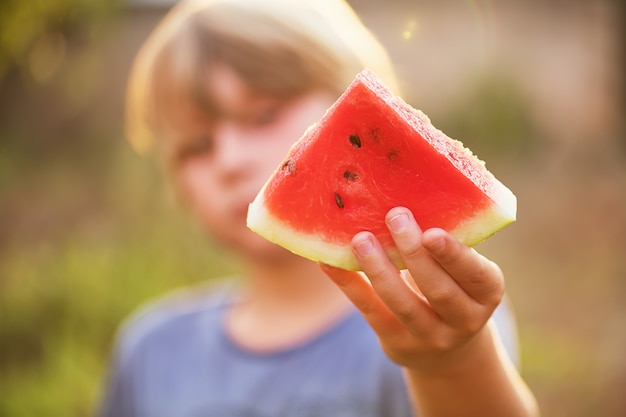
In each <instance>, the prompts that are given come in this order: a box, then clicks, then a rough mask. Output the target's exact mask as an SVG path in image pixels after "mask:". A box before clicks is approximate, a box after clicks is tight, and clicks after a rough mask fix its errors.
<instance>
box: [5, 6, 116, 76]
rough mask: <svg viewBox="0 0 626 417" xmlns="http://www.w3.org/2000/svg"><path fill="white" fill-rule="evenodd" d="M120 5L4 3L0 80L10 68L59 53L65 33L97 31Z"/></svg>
mask: <svg viewBox="0 0 626 417" xmlns="http://www.w3.org/2000/svg"><path fill="white" fill-rule="evenodd" d="M119 5H120V1H119V0H113V1H112V0H90V1H85V0H29V1H22V0H4V1H3V5H2V13H0V80H1V79H2V76H3V75H4V74H5V73H6V72H7V71H8V70H9V69H10V68H11V67H14V66H17V67H21V66H25V65H28V60H29V59H30V60H35V61H37V60H41V59H42V58H44V59H45V55H48V56H49V55H50V54H55V53H56V54H58V53H59V48H62V45H61V46H59V45H60V44H59V39H61V38H60V36H62V35H63V34H66V33H69V32H76V31H87V32H89V31H94V30H98V29H99V27H100V23H102V22H104V21H106V20H107V19H108V18H110V17H111V16H112V15H113V14H114V13H115V11H116V10H117V8H118V7H119ZM42 55H44V56H42Z"/></svg>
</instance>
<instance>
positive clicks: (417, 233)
mask: <svg viewBox="0 0 626 417" xmlns="http://www.w3.org/2000/svg"><path fill="white" fill-rule="evenodd" d="M386 222H387V226H388V228H389V231H390V233H391V236H392V237H393V239H394V242H395V244H396V246H397V248H398V251H399V253H400V256H402V259H403V260H404V263H405V265H406V267H407V269H408V270H409V272H410V273H411V275H412V277H413V280H414V281H415V283H416V284H417V286H418V287H419V288H420V290H421V292H422V294H424V296H425V297H426V299H427V300H428V302H429V303H430V306H431V307H432V308H433V309H434V310H435V311H436V312H437V314H438V315H439V316H440V317H441V318H442V319H443V320H444V321H446V322H448V323H450V324H457V323H460V322H462V321H464V320H465V319H466V317H467V316H468V314H470V309H471V308H472V304H473V300H472V299H471V298H470V297H469V296H468V295H467V294H466V293H465V291H463V289H462V288H461V287H460V286H459V284H458V283H457V282H456V281H455V280H454V279H453V277H451V276H450V274H449V273H448V271H446V270H445V269H444V268H442V266H441V265H440V264H439V263H438V262H437V260H436V259H435V258H433V256H431V253H430V252H429V250H428V249H427V248H425V247H424V246H423V245H422V237H423V236H422V231H421V230H420V228H419V226H418V224H417V223H416V221H415V219H414V218H413V215H412V213H411V211H410V210H408V209H406V208H403V207H396V208H393V209H391V210H390V211H389V213H387V216H386Z"/></svg>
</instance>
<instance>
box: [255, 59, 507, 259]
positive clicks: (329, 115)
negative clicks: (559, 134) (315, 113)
mask: <svg viewBox="0 0 626 417" xmlns="http://www.w3.org/2000/svg"><path fill="white" fill-rule="evenodd" d="M396 206H404V207H408V208H409V209H410V210H411V211H412V212H413V214H414V216H415V218H416V220H417V222H418V223H419V225H420V227H421V228H422V229H423V230H426V229H428V228H431V227H440V228H443V229H446V230H448V231H450V232H451V233H452V234H454V235H455V236H456V237H457V238H458V239H459V240H461V241H462V242H463V243H465V244H467V245H474V244H476V243H479V242H480V241H482V240H484V239H486V238H487V237H489V236H490V235H492V234H493V233H495V232H496V231H498V230H500V229H502V228H503V227H505V226H506V225H508V224H509V223H511V222H513V221H514V220H515V214H516V198H515V196H514V195H513V193H512V192H511V191H510V190H509V189H508V188H506V187H505V186H504V185H503V184H502V183H501V182H499V181H498V180H497V179H496V178H495V177H494V176H493V175H492V174H491V173H490V172H489V171H488V170H487V169H486V168H485V165H484V163H483V162H482V161H480V160H479V159H478V158H476V157H475V156H474V155H473V154H472V153H471V152H470V151H469V150H468V149H466V148H465V147H464V146H463V144H462V143H461V142H459V141H456V140H453V139H450V138H449V137H447V136H446V135H445V134H444V133H442V132H441V131H439V130H437V129H436V128H435V127H434V126H433V125H432V124H431V122H430V120H429V119H428V117H427V116H426V115H424V114H423V113H422V112H420V111H418V110H415V109H413V108H412V107H411V106H409V105H408V104H407V103H405V102H404V101H403V100H402V99H401V98H399V97H397V96H394V95H393V94H392V93H391V92H390V91H389V90H388V89H387V88H386V87H385V86H384V85H383V84H382V82H381V81H380V80H379V79H378V78H377V77H376V76H375V75H374V74H373V73H371V72H370V71H368V70H364V71H363V72H361V73H360V74H358V75H357V77H356V78H355V80H354V81H353V83H352V84H351V85H350V86H349V87H348V89H347V90H346V91H345V92H344V94H343V95H342V96H341V97H340V98H339V99H338V100H337V101H336V102H335V103H334V104H333V105H332V106H331V107H330V108H329V109H328V111H327V112H326V114H325V115H324V116H323V118H322V119H321V120H320V121H319V122H318V123H316V124H314V125H313V126H311V127H310V128H309V129H307V131H306V132H305V133H304V135H303V136H302V137H301V138H300V139H299V140H298V141H297V142H296V143H295V144H294V145H293V146H292V148H291V149H290V151H289V153H288V155H287V156H286V158H285V159H284V161H283V162H282V163H281V165H280V166H278V167H277V169H276V170H275V172H274V173H273V175H272V176H271V177H270V178H269V179H268V181H267V182H266V184H265V186H264V187H263V189H262V190H261V191H260V192H259V194H258V195H257V197H256V199H255V200H254V202H253V203H252V204H251V205H250V208H249V210H248V227H250V228H251V229H252V230H254V231H255V232H257V233H258V234H260V235H261V236H263V237H265V238H266V239H268V240H270V241H272V242H275V243H277V244H279V245H281V246H283V247H285V248H287V249H289V250H291V251H292V252H294V253H296V254H298V255H301V256H304V257H306V258H309V259H312V260H315V261H319V262H323V263H326V264H329V265H334V266H337V267H340V268H344V269H352V270H358V269H360V267H359V265H358V262H357V260H356V258H355V257H354V255H353V254H352V251H351V249H350V241H351V239H352V237H353V236H354V235H355V234H356V233H357V232H359V231H363V230H369V231H371V232H373V233H374V234H375V235H376V236H377V238H378V239H379V240H380V241H381V243H382V244H383V246H384V247H385V248H386V250H387V253H388V254H389V256H390V258H391V259H392V261H393V262H394V263H395V264H396V265H397V266H398V267H400V268H402V267H403V262H402V260H401V258H400V257H399V256H398V254H397V251H396V249H395V245H394V244H393V241H392V239H391V235H390V234H389V231H388V230H387V227H386V226H385V223H384V217H385V214H386V213H387V211H389V210H390V209H391V208H393V207H396Z"/></svg>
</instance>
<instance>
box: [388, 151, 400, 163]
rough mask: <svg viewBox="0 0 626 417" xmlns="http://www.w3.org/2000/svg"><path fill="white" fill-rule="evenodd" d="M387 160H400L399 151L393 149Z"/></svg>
mask: <svg viewBox="0 0 626 417" xmlns="http://www.w3.org/2000/svg"><path fill="white" fill-rule="evenodd" d="M387 158H388V159H389V160H392V161H393V160H394V159H397V158H398V150H397V149H392V150H390V151H389V152H387Z"/></svg>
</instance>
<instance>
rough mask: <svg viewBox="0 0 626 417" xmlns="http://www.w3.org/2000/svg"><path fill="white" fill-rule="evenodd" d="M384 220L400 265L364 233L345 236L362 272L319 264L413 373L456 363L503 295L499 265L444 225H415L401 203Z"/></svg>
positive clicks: (454, 366)
mask: <svg viewBox="0 0 626 417" xmlns="http://www.w3.org/2000/svg"><path fill="white" fill-rule="evenodd" d="M385 221H386V224H387V227H388V228H389V230H390V232H391V235H392V237H393V239H394V241H395V243H396V246H397V247H398V250H399V252H400V255H401V256H402V259H403V260H404V263H405V265H406V268H407V270H403V271H399V270H398V269H397V268H396V267H395V266H394V265H393V264H392V263H391V261H390V260H389V258H388V256H387V255H386V254H385V252H384V251H383V249H382V246H381V245H380V243H379V242H378V240H377V239H376V238H375V237H374V235H373V234H372V233H369V232H361V233H358V234H357V235H355V236H354V238H353V240H352V247H353V251H354V253H355V255H356V257H357V259H358V260H359V262H360V264H361V267H362V269H363V272H364V273H365V275H366V276H365V275H364V274H363V273H359V272H352V271H345V270H341V269H338V268H334V267H330V266H327V265H322V269H323V270H324V272H325V273H326V274H327V275H328V276H329V277H330V278H331V279H332V280H333V281H334V282H335V283H336V284H337V285H338V286H339V287H340V288H341V289H342V290H343V291H344V293H345V294H346V295H347V297H348V298H349V299H350V300H351V301H352V302H353V303H354V304H355V306H356V307H357V308H358V309H359V310H360V311H361V313H362V314H363V316H364V317H365V319H366V320H367V321H368V323H369V324H370V326H371V327H372V328H373V329H374V331H375V332H376V333H377V335H378V337H379V340H380V343H381V346H382V348H383V350H384V351H385V352H386V354H387V355H388V356H389V357H390V358H391V359H392V360H393V361H394V362H396V363H398V364H399V365H402V366H404V367H406V368H409V369H412V370H415V371H419V372H429V373H432V372H446V371H454V370H458V369H459V367H461V366H462V364H463V362H464V361H467V360H469V357H470V356H471V355H466V354H465V353H468V352H470V351H471V350H472V349H471V348H470V347H471V346H472V345H476V346H480V345H481V343H484V341H485V340H487V339H490V336H489V335H486V337H482V338H480V337H477V335H479V334H483V335H485V334H487V333H488V332H489V326H486V324H487V322H488V321H489V318H490V317H491V314H492V313H493V311H494V309H495V308H496V307H497V306H498V304H499V303H500V301H501V299H502V297H503V294H504V279H503V275H502V272H501V270H500V268H499V267H498V266H497V265H496V264H495V263H493V262H491V261H489V260H488V259H486V258H485V257H483V256H482V255H480V254H478V253H477V252H476V251H475V250H473V249H471V248H469V247H467V246H465V245H463V244H461V243H460V242H459V241H458V240H456V239H455V238H454V237H453V236H452V235H450V234H449V233H447V232H446V231H444V230H441V229H429V230H426V231H424V232H422V230H421V229H420V228H419V226H418V225H417V223H416V221H415V219H414V217H413V215H412V213H411V212H410V211H409V210H408V209H406V208H403V207H396V208H394V209H392V210H390V211H389V213H387V216H386V218H385ZM368 278H369V279H368ZM479 339H480V340H482V341H478V340H479ZM474 341H476V342H475V343H473V342H474Z"/></svg>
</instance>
